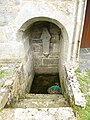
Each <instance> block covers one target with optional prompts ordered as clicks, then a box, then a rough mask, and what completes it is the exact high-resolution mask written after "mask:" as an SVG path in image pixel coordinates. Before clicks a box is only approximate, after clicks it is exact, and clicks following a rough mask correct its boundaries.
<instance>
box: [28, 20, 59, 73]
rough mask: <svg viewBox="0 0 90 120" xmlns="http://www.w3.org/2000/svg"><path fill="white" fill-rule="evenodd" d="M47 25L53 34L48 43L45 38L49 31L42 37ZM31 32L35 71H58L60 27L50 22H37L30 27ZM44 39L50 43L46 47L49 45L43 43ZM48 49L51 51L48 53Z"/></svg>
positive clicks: (30, 39)
mask: <svg viewBox="0 0 90 120" xmlns="http://www.w3.org/2000/svg"><path fill="white" fill-rule="evenodd" d="M45 27H46V28H47V29H48V32H49V34H50V36H51V38H50V39H49V43H48V44H47V43H46V41H45V40H44V39H45V36H46V37H47V33H45V34H44V38H43V39H41V36H42V32H43V28H45ZM29 32H30V33H29V34H30V38H29V41H31V47H32V52H33V62H34V71H35V73H51V74H53V73H58V72H59V71H58V65H59V54H60V53H59V51H60V48H59V44H60V34H61V31H60V29H59V28H58V27H57V26H56V25H54V24H52V23H49V22H37V23H35V24H33V26H32V27H31V28H30V29H29ZM44 41H45V43H46V44H47V45H48V48H46V47H47V45H45V44H44V45H43V42H44ZM44 48H45V50H44ZM47 49H48V50H49V51H48V53H46V54H47V55H46V54H45V53H44V52H45V51H46V52H47Z"/></svg>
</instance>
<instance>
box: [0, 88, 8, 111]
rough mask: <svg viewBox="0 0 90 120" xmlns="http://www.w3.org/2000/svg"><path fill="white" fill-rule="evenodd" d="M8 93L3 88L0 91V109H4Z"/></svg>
mask: <svg viewBox="0 0 90 120" xmlns="http://www.w3.org/2000/svg"><path fill="white" fill-rule="evenodd" d="M8 95H9V91H8V90H7V89H5V88H1V89H0V109H2V108H4V106H5V105H6V103H7V101H8Z"/></svg>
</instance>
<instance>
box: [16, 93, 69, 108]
mask: <svg viewBox="0 0 90 120" xmlns="http://www.w3.org/2000/svg"><path fill="white" fill-rule="evenodd" d="M15 107H17V108H57V107H69V104H68V102H67V100H66V99H65V98H64V97H63V95H61V94H60V95H58V94H26V97H25V98H24V99H20V100H19V102H17V103H16V104H15Z"/></svg>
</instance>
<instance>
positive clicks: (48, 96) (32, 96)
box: [25, 94, 63, 99]
mask: <svg viewBox="0 0 90 120" xmlns="http://www.w3.org/2000/svg"><path fill="white" fill-rule="evenodd" d="M25 97H26V98H33V99H38V98H41V99H44V98H45V99H60V98H63V95H62V94H26V95H25Z"/></svg>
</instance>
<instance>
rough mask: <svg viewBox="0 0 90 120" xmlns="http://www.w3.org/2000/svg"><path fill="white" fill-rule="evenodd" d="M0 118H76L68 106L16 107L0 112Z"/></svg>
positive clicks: (15, 119) (70, 119)
mask: <svg viewBox="0 0 90 120" xmlns="http://www.w3.org/2000/svg"><path fill="white" fill-rule="evenodd" d="M7 113H8V114H7ZM0 120H76V118H75V115H74V112H73V110H72V108H70V107H64V108H42V109H40V108H27V109H23V108H16V109H8V110H7V109H5V110H3V111H2V112H0Z"/></svg>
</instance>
